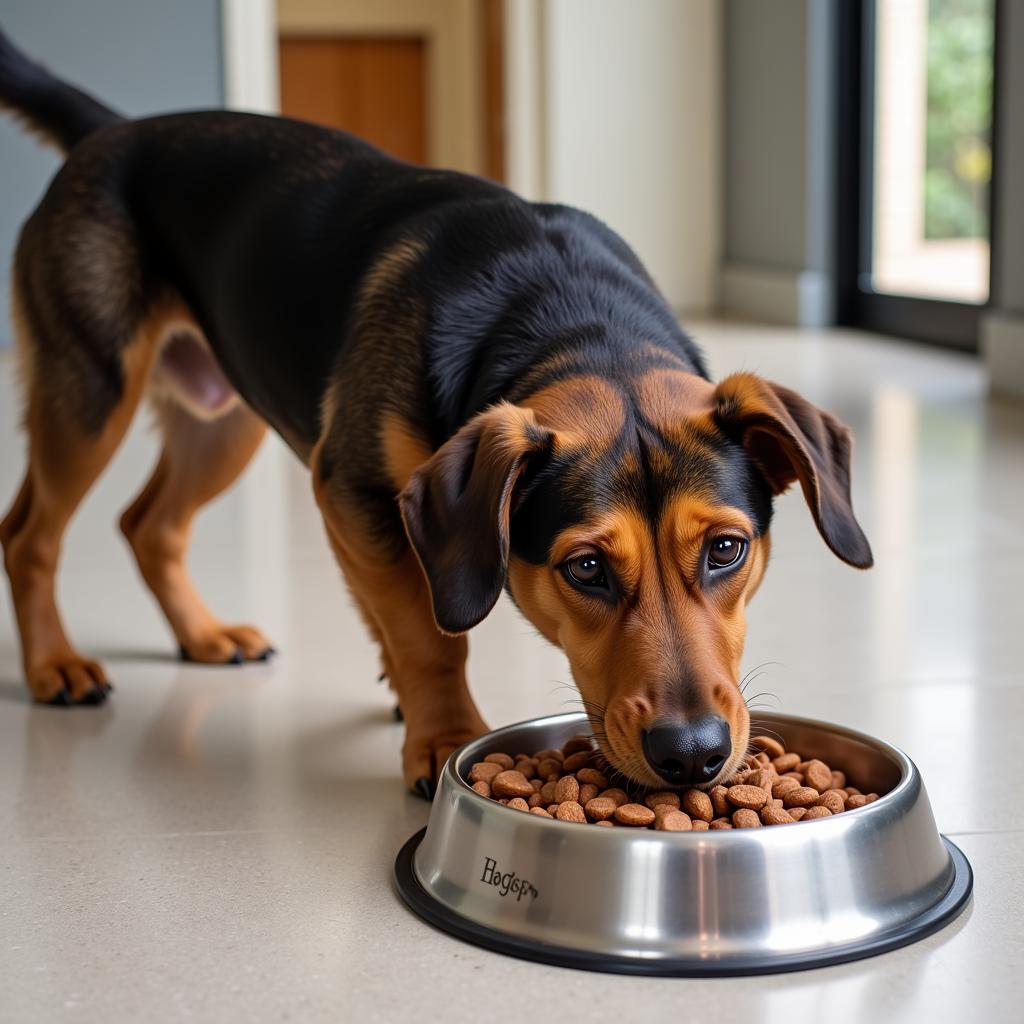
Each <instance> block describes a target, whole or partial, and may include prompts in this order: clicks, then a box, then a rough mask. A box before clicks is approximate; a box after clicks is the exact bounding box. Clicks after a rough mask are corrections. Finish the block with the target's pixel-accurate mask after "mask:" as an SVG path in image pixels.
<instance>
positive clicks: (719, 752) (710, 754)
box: [642, 715, 732, 786]
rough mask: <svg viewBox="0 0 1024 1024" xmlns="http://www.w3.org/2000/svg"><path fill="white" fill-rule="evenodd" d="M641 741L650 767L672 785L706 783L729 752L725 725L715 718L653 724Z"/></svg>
mask: <svg viewBox="0 0 1024 1024" xmlns="http://www.w3.org/2000/svg"><path fill="white" fill-rule="evenodd" d="M642 741H643V750H644V756H645V757H646V758H647V760H648V762H649V763H650V765H651V767H652V768H653V769H654V770H655V771H656V772H657V773H658V774H659V775H660V776H661V777H662V778H663V779H664V780H665V781H666V782H668V783H670V784H671V785H673V786H692V785H701V784H702V783H705V782H710V781H711V780H712V779H713V778H714V777H715V776H716V775H717V774H718V773H719V772H720V771H721V770H722V767H723V765H724V764H725V763H726V761H728V760H729V755H730V754H731V753H732V739H731V738H730V735H729V724H728V722H726V721H725V719H724V718H722V717H720V716H719V715H705V716H704V717H703V718H698V719H695V720H694V721H691V722H682V721H678V720H663V721H660V722H655V723H654V725H652V726H651V728H650V729H645V730H644V732H643V737H642Z"/></svg>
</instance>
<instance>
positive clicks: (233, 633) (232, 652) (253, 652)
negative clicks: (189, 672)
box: [179, 625, 277, 665]
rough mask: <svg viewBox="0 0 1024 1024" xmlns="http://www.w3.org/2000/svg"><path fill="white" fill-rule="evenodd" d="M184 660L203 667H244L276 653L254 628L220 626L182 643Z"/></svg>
mask: <svg viewBox="0 0 1024 1024" xmlns="http://www.w3.org/2000/svg"><path fill="white" fill-rule="evenodd" d="M179 653H180V654H181V660H182V661H192V662H198V663H200V664H203V665H241V664H242V663H243V662H246V661H267V660H269V658H270V657H271V656H272V655H274V654H276V653H277V652H276V651H275V650H274V648H273V646H271V643H270V641H269V640H268V639H267V638H266V637H265V636H264V635H263V634H262V633H261V632H260V631H259V630H258V629H255V628H254V627H252V626H224V625H217V626H216V627H214V628H212V629H209V630H207V631H205V632H204V633H202V634H201V635H200V636H197V637H190V638H189V639H187V640H185V641H183V642H182V644H181V646H180V648H179Z"/></svg>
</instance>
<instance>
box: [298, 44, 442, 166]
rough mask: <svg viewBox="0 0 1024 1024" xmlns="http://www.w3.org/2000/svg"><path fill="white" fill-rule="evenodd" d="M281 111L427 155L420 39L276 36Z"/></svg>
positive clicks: (405, 153)
mask: <svg viewBox="0 0 1024 1024" xmlns="http://www.w3.org/2000/svg"><path fill="white" fill-rule="evenodd" d="M279 45H280V52H279V58H280V69H281V113H283V114H286V115H288V116H289V117H299V118H302V119H303V120H306V121H316V122H318V123H320V124H326V125H329V126H331V127H332V128H343V129H345V130H346V131H350V132H354V133H355V134H356V135H359V136H361V137H362V138H364V139H366V140H367V141H368V142H372V143H373V144H374V145H375V146H380V148H381V149H383V150H386V151H387V152H388V153H391V154H392V155H393V156H397V157H399V158H400V159H402V160H410V161H412V162H413V163H425V162H426V160H427V114H426V86H425V77H424V74H425V54H424V42H423V39H422V38H391V37H382V38H340V37H322V36H317V37H310V38H303V37H293V36H287V37H284V38H282V39H281V40H280V44H279Z"/></svg>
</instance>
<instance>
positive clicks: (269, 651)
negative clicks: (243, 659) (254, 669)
mask: <svg viewBox="0 0 1024 1024" xmlns="http://www.w3.org/2000/svg"><path fill="white" fill-rule="evenodd" d="M275 654H277V649H276V648H274V647H265V648H264V649H263V650H262V651H260V653H259V654H257V655H256V657H255V658H253V659H252V660H253V661H270V659H271V658H272V657H273V656H274V655H275Z"/></svg>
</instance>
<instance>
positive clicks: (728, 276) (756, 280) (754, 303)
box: [718, 263, 835, 327]
mask: <svg viewBox="0 0 1024 1024" xmlns="http://www.w3.org/2000/svg"><path fill="white" fill-rule="evenodd" d="M718 298H719V307H720V309H721V311H722V312H723V313H726V314H729V315H733V316H741V317H744V318H745V319H751V320H761V321H764V322H766V323H773V324H792V325H793V326H796V327H828V326H830V325H831V324H834V323H835V304H834V298H833V294H832V281H831V280H830V278H829V276H828V274H825V273H823V272H822V271H818V270H765V269H764V268H762V267H750V266H743V265H742V264H737V263H727V264H725V265H724V266H723V267H722V270H721V275H720V278H719V288H718Z"/></svg>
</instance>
